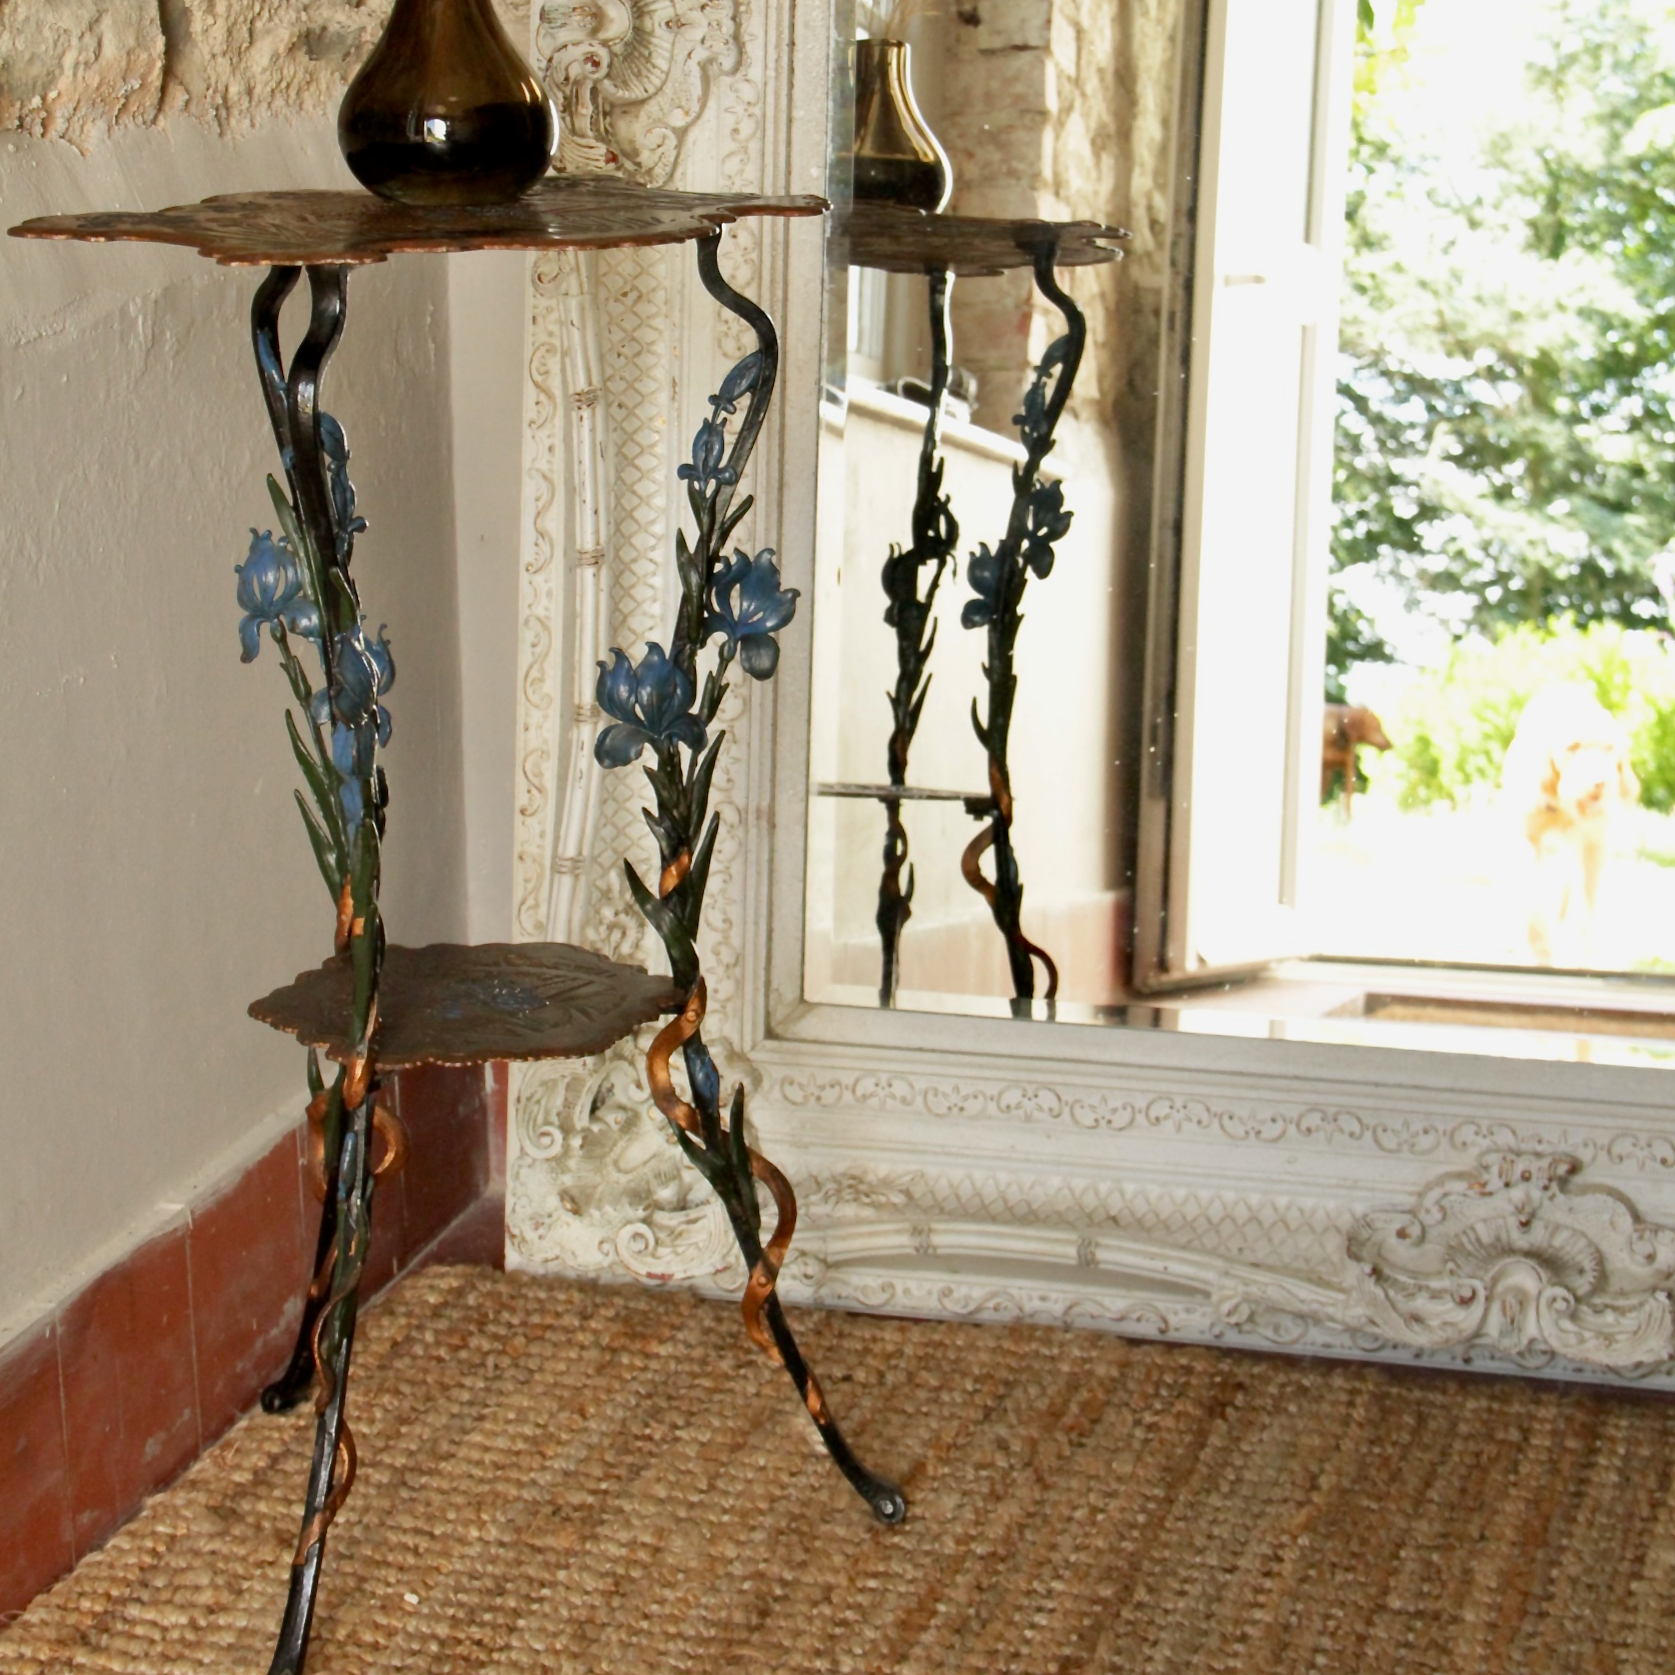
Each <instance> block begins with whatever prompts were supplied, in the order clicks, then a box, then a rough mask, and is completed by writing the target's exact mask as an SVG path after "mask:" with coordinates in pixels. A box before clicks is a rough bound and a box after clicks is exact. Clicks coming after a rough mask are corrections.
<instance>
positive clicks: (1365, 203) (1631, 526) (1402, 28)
mask: <svg viewBox="0 0 1675 1675" xmlns="http://www.w3.org/2000/svg"><path fill="white" fill-rule="evenodd" d="M1430 3H1431V4H1432V5H1434V6H1440V5H1442V4H1446V3H1447V0H1430ZM1665 10H1666V8H1663V7H1661V6H1660V7H1657V8H1653V7H1651V6H1649V5H1648V4H1647V3H1646V0H1638V3H1637V0H1558V3H1557V4H1554V5H1553V6H1551V7H1550V13H1551V21H1550V26H1549V28H1548V30H1547V32H1546V37H1545V40H1544V42H1543V44H1542V46H1541V47H1540V49H1539V50H1538V53H1537V56H1536V59H1535V61H1534V62H1533V64H1532V68H1531V74H1530V103H1529V106H1528V115H1527V118H1526V120H1525V122H1524V124H1523V125H1522V126H1521V128H1520V129H1519V130H1518V131H1510V132H1505V133H1501V134H1499V135H1497V136H1495V137H1494V138H1493V139H1492V141H1491V142H1490V144H1489V146H1488V148H1487V151H1486V154H1485V155H1484V157H1482V158H1481V159H1478V160H1475V161H1474V164H1473V166H1472V167H1470V168H1468V169H1465V170H1462V169H1460V168H1459V167H1458V160H1452V161H1450V160H1444V159H1441V158H1439V157H1437V156H1435V155H1432V154H1431V153H1429V152H1428V151H1427V150H1426V147H1425V140H1424V136H1423V135H1415V134H1411V133H1403V132H1401V131H1399V130H1398V128H1397V127H1396V126H1395V124H1394V121H1393V119H1392V116H1391V114H1390V111H1391V109H1394V108H1397V106H1398V104H1399V102H1398V101H1391V100H1388V99H1386V97H1385V92H1386V89H1387V88H1388V86H1389V85H1390V80H1391V77H1392V75H1393V74H1394V73H1395V72H1396V71H1397V70H1398V68H1399V65H1400V62H1401V59H1402V56H1403V54H1404V53H1405V50H1406V40H1407V36H1408V35H1409V34H1411V32H1412V30H1413V28H1414V26H1415V7H1414V4H1413V0H1399V3H1398V6H1397V10H1396V15H1395V18H1394V29H1393V31H1392V33H1391V35H1390V36H1389V37H1387V39H1386V42H1385V44H1382V45H1381V44H1379V43H1377V42H1375V41H1373V40H1372V38H1371V31H1370V30H1368V29H1365V28H1364V29H1363V32H1362V34H1363V38H1362V43H1361V56H1360V64H1359V68H1358V74H1357V98H1356V111H1355V121H1354V130H1353V140H1352V155H1351V177H1350V191H1349V202H1348V219H1347V254H1346V280H1347V283H1346V286H1345V294H1344V308H1343V325H1342V337H1341V355H1342V361H1341V378H1340V385H1339V392H1340V398H1341V404H1340V417H1339V424H1338V435H1337V456H1336V485H1335V494H1336V501H1337V507H1338V515H1337V524H1336V529H1335V532H1334V538H1333V559H1334V568H1335V570H1336V572H1337V576H1336V578H1335V584H1334V585H1335V595H1336V597H1335V600H1334V609H1333V630H1334V634H1333V641H1332V644H1331V647H1330V649H1329V653H1328V665H1329V671H1330V673H1329V685H1330V684H1332V675H1333V674H1335V675H1336V677H1337V680H1336V684H1337V686H1338V687H1339V689H1340V690H1341V679H1342V674H1343V672H1344V670H1345V669H1346V668H1347V667H1348V666H1349V665H1351V664H1353V663H1354V662H1357V661H1378V660H1382V659H1387V657H1388V648H1382V649H1381V642H1380V641H1379V638H1378V635H1377V633H1376V631H1374V632H1371V633H1370V634H1369V633H1368V632H1367V631H1368V630H1371V628H1372V625H1371V624H1370V623H1368V622H1366V620H1365V619H1364V618H1362V619H1361V621H1360V622H1359V623H1358V622H1357V621H1356V613H1355V611H1354V607H1353V605H1352V604H1351V601H1353V600H1354V599H1355V597H1356V584H1357V580H1358V579H1361V578H1367V577H1376V578H1378V579H1379V580H1380V581H1381V582H1383V583H1385V584H1392V583H1393V584H1395V587H1396V589H1397V590H1398V592H1399V593H1400V595H1401V596H1403V597H1405V598H1406V599H1407V600H1408V601H1409V603H1410V605H1411V607H1412V608H1413V609H1416V610H1420V611H1424V612H1427V613H1429V614H1431V615H1432V616H1434V617H1437V618H1439V619H1441V620H1442V621H1443V622H1444V623H1445V624H1446V625H1447V626H1448V627H1449V629H1450V630H1451V631H1452V632H1453V633H1454V634H1456V635H1459V634H1462V633H1464V632H1466V631H1468V630H1470V629H1477V630H1480V631H1484V632H1487V633H1489V634H1491V635H1493V634H1496V633H1500V632H1504V631H1506V630H1507V629H1510V628H1512V627H1515V626H1516V625H1519V624H1541V623H1547V622H1551V621H1553V620H1555V619H1558V618H1568V619H1570V620H1572V621H1574V622H1575V623H1577V624H1579V625H1583V626H1586V625H1588V624H1592V623H1618V624H1621V625H1624V626H1634V625H1636V624H1639V625H1645V624H1648V623H1652V622H1657V623H1662V622H1665V621H1666V620H1667V607H1666V605H1665V603H1664V600H1663V598H1662V597H1661V596H1660V594H1659V592H1658V589H1657V587H1656V585H1655V582H1654V561H1655V560H1657V558H1658V557H1659V555H1660V554H1661V553H1662V552H1663V550H1664V549H1665V547H1666V546H1667V545H1668V544H1669V542H1670V539H1671V536H1672V534H1675V446H1672V444H1675V372H1672V364H1675V42H1672V40H1671V38H1670V37H1671V34H1672V31H1671V28H1670V24H1669V22H1668V19H1667V18H1666V17H1665V15H1664V13H1665ZM1387 106H1389V107H1390V109H1387Z"/></svg>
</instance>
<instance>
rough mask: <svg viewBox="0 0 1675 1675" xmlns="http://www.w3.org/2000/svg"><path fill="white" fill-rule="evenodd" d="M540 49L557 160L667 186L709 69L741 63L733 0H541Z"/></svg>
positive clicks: (699, 105)
mask: <svg viewBox="0 0 1675 1675" xmlns="http://www.w3.org/2000/svg"><path fill="white" fill-rule="evenodd" d="M535 51H536V55H537V57H538V59H539V61H540V64H541V74H542V79H543V80H544V82H545V84H546V87H547V91H548V92H549V93H551V94H552V96H553V99H554V100H555V101H556V102H557V104H558V108H559V117H560V125H561V134H560V142H559V166H560V167H561V168H563V169H567V170H573V171H575V172H577V173H598V172H600V171H603V170H610V171H614V172H617V173H621V174H626V175H628V176H630V177H631V178H633V179H635V180H638V181H642V182H644V183H645V184H646V185H648V186H661V185H662V184H664V183H665V182H666V181H667V180H668V179H669V177H670V176H671V175H672V174H673V173H674V170H675V164H676V162H677V161H678V159H679V156H680V142H681V136H682V134H684V133H685V131H686V130H687V129H688V128H690V127H691V126H692V124H693V123H694V122H696V121H697V120H698V116H699V114H700V113H701V112H702V110H703V108H704V94H705V90H706V81H707V77H708V76H709V74H710V73H711V72H712V71H714V72H717V73H720V74H723V75H725V74H727V73H729V72H730V71H732V70H735V69H737V67H738V61H739V44H738V18H737V14H736V7H735V0H545V3H544V4H542V6H541V8H540V11H539V13H538V14H537V21H536V27H535Z"/></svg>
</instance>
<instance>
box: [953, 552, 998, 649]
mask: <svg viewBox="0 0 1675 1675" xmlns="http://www.w3.org/2000/svg"><path fill="white" fill-rule="evenodd" d="M1001 570H1002V566H1001V561H1000V554H999V553H995V552H991V551H990V550H989V543H988V542H987V541H985V542H983V544H982V545H981V546H980V547H978V549H977V551H976V552H974V553H973V554H972V555H971V557H970V559H968V560H967V562H966V567H965V579H966V580H967V581H968V582H970V583H971V591H972V592H973V593H975V594H976V595H977V597H976V598H975V599H968V600H966V602H965V609H964V610H962V611H961V612H960V626H961V627H962V628H985V627H987V626H988V624H989V623H991V622H993V621H994V615H995V612H996V610H998V609H999V606H1000V582H1001Z"/></svg>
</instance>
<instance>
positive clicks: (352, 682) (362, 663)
mask: <svg viewBox="0 0 1675 1675" xmlns="http://www.w3.org/2000/svg"><path fill="white" fill-rule="evenodd" d="M384 636H385V629H384V628H382V627H380V628H379V630H378V638H377V639H376V640H369V639H368V638H367V637H366V630H365V628H363V627H362V626H361V625H360V624H359V623H356V625H355V626H354V627H353V628H347V629H345V630H344V631H343V632H342V633H341V634H339V635H338V636H337V637H336V638H335V639H334V640H333V641H332V686H331V691H330V692H316V693H315V694H314V719H315V720H316V721H317V722H319V723H320V725H321V726H322V727H323V726H325V724H326V722H327V721H328V720H330V721H332V722H334V723H336V722H341V723H342V724H343V725H344V726H345V727H365V728H367V729H368V730H369V731H371V732H376V734H377V737H378V742H379V744H388V743H389V742H390V712H389V711H388V710H387V709H385V708H384V706H383V705H382V704H380V703H379V702H378V700H379V699H380V698H381V697H383V695H384V694H385V693H386V692H388V691H389V690H390V688H391V687H392V686H394V685H395V659H394V657H392V656H391V655H390V643H389V641H388V640H387V639H386V638H385V637H384Z"/></svg>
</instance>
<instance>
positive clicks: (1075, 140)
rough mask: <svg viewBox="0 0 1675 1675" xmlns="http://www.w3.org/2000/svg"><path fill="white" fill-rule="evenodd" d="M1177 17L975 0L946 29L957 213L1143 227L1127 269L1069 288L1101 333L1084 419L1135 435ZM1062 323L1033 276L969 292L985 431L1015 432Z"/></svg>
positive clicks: (1164, 186)
mask: <svg viewBox="0 0 1675 1675" xmlns="http://www.w3.org/2000/svg"><path fill="white" fill-rule="evenodd" d="M1178 11H1179V0H1123V3H1122V4H1120V5H1113V4H1112V3H1111V0H968V3H965V4H959V5H956V6H955V7H954V9H953V10H952V11H951V12H949V13H948V14H947V15H946V16H945V18H944V19H943V20H942V31H943V37H942V43H941V44H942V78H943V80H942V97H941V100H940V105H941V109H942V112H943V114H942V117H941V119H940V122H939V130H938V131H939V134H940V136H941V138H942V140H943V143H944V144H945V145H946V146H947V148H948V153H949V156H950V158H951V160H952V162H953V165H954V198H953V202H952V204H951V206H950V207H951V208H953V209H954V210H957V211H964V212H967V213H970V214H974V215H1012V216H1045V217H1048V218H1054V219H1058V218H1067V217H1073V218H1078V219H1088V220H1100V221H1107V222H1115V223H1116V224H1118V225H1121V226H1125V227H1128V228H1130V229H1131V230H1132V231H1133V233H1134V239H1133V241H1132V243H1131V244H1130V245H1129V246H1128V255H1127V258H1126V259H1125V261H1124V262H1123V263H1122V264H1121V265H1120V266H1119V267H1117V268H1104V269H1096V270H1087V271H1082V272H1078V273H1076V274H1074V275H1073V277H1072V281H1071V284H1070V286H1069V289H1070V291H1071V294H1072V295H1073V296H1074V297H1075V298H1076V299H1077V301H1078V302H1079V303H1080V304H1081V306H1082V307H1083V309H1084V310H1085V311H1086V313H1087V315H1088V333H1089V346H1088V358H1087V361H1086V362H1085V363H1084V366H1083V370H1082V373H1081V375H1080V378H1079V379H1078V382H1077V389H1076V397H1075V403H1074V407H1073V413H1074V415H1075V416H1076V417H1078V418H1080V419H1082V420H1083V421H1084V422H1092V423H1094V424H1096V425H1098V426H1099V427H1100V428H1101V429H1106V428H1110V427H1113V426H1116V427H1119V428H1122V429H1124V430H1127V429H1128V428H1129V426H1127V425H1126V424H1123V423H1122V413H1121V409H1122V407H1123V405H1124V403H1125V401H1126V400H1127V397H1128V392H1129V391H1130V387H1131V385H1132V384H1133V382H1134V380H1135V379H1136V377H1138V379H1139V380H1140V382H1141V384H1142V385H1143V386H1144V388H1143V389H1141V390H1140V391H1137V392H1136V393H1137V394H1139V395H1140V396H1141V398H1142V399H1145V397H1146V395H1147V393H1148V391H1149V388H1150V385H1151V384H1152V383H1153V382H1155V379H1154V372H1155V366H1156V342H1157V324H1156V322H1157V318H1158V313H1159V302H1160V298H1161V286H1162V277H1163V273H1162V258H1163V242H1164V229H1165V223H1166V219H1167V213H1168V203H1167V193H1168V158H1167V148H1168V146H1169V143H1170V133H1171V113H1172V110H1173V105H1174V94H1175V82H1176V65H1175V40H1176V34H1177V23H1178ZM1057 329H1058V327H1057V316H1056V315H1055V314H1053V313H1052V311H1051V310H1050V309H1049V308H1048V307H1047V306H1046V305H1044V304H1042V303H1041V302H1040V301H1039V299H1037V298H1035V297H1034V295H1033V291H1032V287H1031V285H1030V282H1029V279H1028V276H1027V275H1025V274H1014V275H1011V276H1009V277H1007V278H1005V279H986V280H981V281H971V282H968V283H967V284H965V285H964V286H961V287H957V288H956V293H955V333H956V342H957V344H958V346H959V347H958V352H957V359H958V360H959V361H960V363H961V364H962V365H965V366H969V367H970V368H971V370H972V371H974V372H976V373H977V375H978V379H979V390H980V396H981V400H980V406H979V414H978V416H979V419H980V421H981V422H982V423H984V424H985V425H988V426H990V427H991V428H993V429H997V430H1005V429H1007V428H1008V425H1009V420H1010V416H1011V413H1012V411H1013V410H1014V407H1015V404H1016V400H1017V395H1018V390H1019V387H1020V384H1021V374H1020V369H1021V368H1022V367H1023V366H1024V364H1025V363H1026V361H1033V360H1034V359H1035V358H1036V357H1038V356H1039V354H1040V352H1041V351H1042V349H1044V348H1045V347H1046V344H1047V342H1048V340H1049V338H1050V336H1051V334H1052V333H1053V332H1055V331H1056V330H1057Z"/></svg>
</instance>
